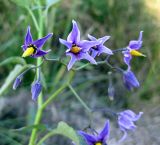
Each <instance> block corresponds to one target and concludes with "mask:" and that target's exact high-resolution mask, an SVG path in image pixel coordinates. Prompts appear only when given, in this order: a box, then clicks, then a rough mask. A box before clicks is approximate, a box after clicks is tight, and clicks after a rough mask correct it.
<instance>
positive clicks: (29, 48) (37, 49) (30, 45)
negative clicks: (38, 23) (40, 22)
mask: <svg viewBox="0 0 160 145" xmlns="http://www.w3.org/2000/svg"><path fill="white" fill-rule="evenodd" d="M52 35H53V33H49V34H48V35H47V36H45V37H43V38H41V39H38V40H35V41H33V39H32V34H31V32H30V26H28V28H27V33H26V37H25V41H24V45H22V48H23V51H24V53H23V55H22V57H27V56H31V57H34V58H36V57H41V56H44V55H46V54H47V53H48V52H49V51H50V50H47V51H44V50H42V49H41V48H42V46H43V45H44V44H45V42H46V41H47V40H48V39H49V38H50V37H52Z"/></svg>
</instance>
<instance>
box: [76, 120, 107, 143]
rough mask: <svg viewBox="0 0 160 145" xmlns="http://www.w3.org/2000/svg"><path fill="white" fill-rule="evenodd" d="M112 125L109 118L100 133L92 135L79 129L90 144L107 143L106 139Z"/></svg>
mask: <svg viewBox="0 0 160 145" xmlns="http://www.w3.org/2000/svg"><path fill="white" fill-rule="evenodd" d="M109 132H110V125H109V120H107V122H106V124H105V126H104V128H103V130H102V131H101V132H100V133H99V134H98V135H90V134H88V133H86V132H84V131H79V132H78V133H79V134H80V135H82V136H83V137H84V138H85V140H86V142H87V143H88V145H106V141H107V139H108V138H109Z"/></svg>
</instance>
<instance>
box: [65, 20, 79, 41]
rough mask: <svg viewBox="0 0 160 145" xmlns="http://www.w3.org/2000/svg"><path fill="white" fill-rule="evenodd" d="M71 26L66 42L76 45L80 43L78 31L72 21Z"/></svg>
mask: <svg viewBox="0 0 160 145" xmlns="http://www.w3.org/2000/svg"><path fill="white" fill-rule="evenodd" d="M72 25H73V26H72V31H71V32H70V33H69V35H68V37H67V41H69V42H71V43H75V44H76V43H77V42H79V41H80V31H79V28H78V25H77V23H76V21H74V20H72Z"/></svg>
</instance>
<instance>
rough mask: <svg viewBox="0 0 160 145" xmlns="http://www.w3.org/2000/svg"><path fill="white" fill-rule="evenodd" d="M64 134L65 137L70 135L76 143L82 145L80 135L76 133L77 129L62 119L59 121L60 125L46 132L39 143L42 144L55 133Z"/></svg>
mask: <svg viewBox="0 0 160 145" xmlns="http://www.w3.org/2000/svg"><path fill="white" fill-rule="evenodd" d="M57 134H59V135H63V136H65V137H68V138H69V139H71V140H72V141H73V142H74V143H75V144H76V145H80V144H79V137H78V135H77V133H76V131H75V130H74V129H73V128H72V127H70V126H69V125H68V124H66V123H65V122H63V121H61V122H59V123H58V127H57V128H56V129H54V130H52V131H50V132H49V133H48V134H46V135H45V136H44V137H43V138H42V139H41V140H40V141H39V142H38V144H37V145H42V143H43V142H44V141H45V140H46V139H48V138H49V137H51V136H54V135H57Z"/></svg>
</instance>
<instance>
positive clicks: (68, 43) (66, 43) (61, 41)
mask: <svg viewBox="0 0 160 145" xmlns="http://www.w3.org/2000/svg"><path fill="white" fill-rule="evenodd" d="M59 41H60V43H62V44H63V45H65V46H66V47H68V48H69V49H70V48H72V43H70V42H68V41H66V40H63V39H59Z"/></svg>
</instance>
